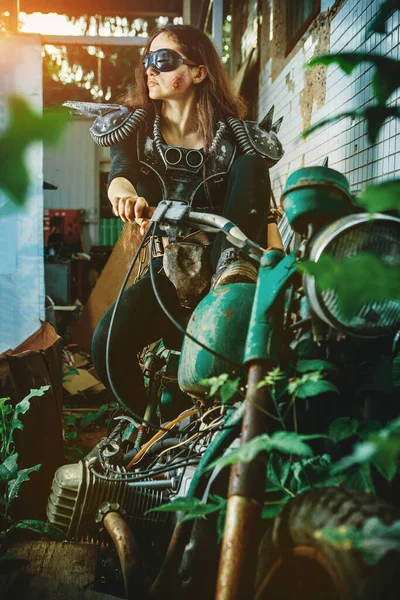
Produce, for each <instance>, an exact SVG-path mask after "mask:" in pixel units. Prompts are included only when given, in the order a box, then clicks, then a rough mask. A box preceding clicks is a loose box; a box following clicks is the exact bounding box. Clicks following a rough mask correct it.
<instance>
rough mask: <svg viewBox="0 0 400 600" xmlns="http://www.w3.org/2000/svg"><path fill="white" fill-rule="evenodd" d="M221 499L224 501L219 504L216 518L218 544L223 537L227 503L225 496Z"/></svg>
mask: <svg viewBox="0 0 400 600" xmlns="http://www.w3.org/2000/svg"><path fill="white" fill-rule="evenodd" d="M222 500H223V501H224V504H221V508H220V511H219V513H218V519H217V535H218V543H219V544H220V543H221V542H222V539H223V537H224V531H225V519H226V508H227V505H228V503H227V501H226V499H225V498H222Z"/></svg>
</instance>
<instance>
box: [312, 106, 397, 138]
mask: <svg viewBox="0 0 400 600" xmlns="http://www.w3.org/2000/svg"><path fill="white" fill-rule="evenodd" d="M345 117H351V118H352V119H365V120H366V121H367V126H368V139H369V141H370V142H371V143H372V144H375V142H376V140H377V138H378V135H379V130H380V128H381V127H382V125H383V124H384V122H385V121H386V119H391V118H393V117H397V118H400V107H397V106H381V105H378V106H370V107H369V108H366V109H365V110H354V111H346V112H343V113H339V114H338V115H335V116H334V117H329V119H323V120H322V121H318V123H315V125H311V127H309V128H308V129H306V130H305V131H303V133H302V138H303V139H305V138H306V137H308V136H309V135H310V134H311V133H314V131H317V130H318V129H321V127H325V126H326V125H331V124H332V123H336V121H339V120H340V119H343V118H345Z"/></svg>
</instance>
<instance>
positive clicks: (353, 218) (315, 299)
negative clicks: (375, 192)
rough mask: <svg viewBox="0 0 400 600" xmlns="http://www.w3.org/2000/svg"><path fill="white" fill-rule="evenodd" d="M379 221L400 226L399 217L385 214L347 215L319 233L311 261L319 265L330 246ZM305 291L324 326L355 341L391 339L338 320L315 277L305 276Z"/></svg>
mask: <svg viewBox="0 0 400 600" xmlns="http://www.w3.org/2000/svg"><path fill="white" fill-rule="evenodd" d="M376 221H381V222H383V223H393V224H396V225H398V226H400V217H395V216H393V215H388V214H385V213H355V214H351V215H347V216H346V217H342V218H340V219H337V220H336V221H334V222H333V223H331V224H330V225H328V226H326V227H324V228H323V229H322V230H321V231H320V232H318V234H317V235H316V236H315V238H314V239H313V240H312V241H311V243H310V247H309V254H308V258H309V259H310V260H312V261H313V262H318V260H319V259H320V258H321V256H322V255H323V253H324V252H325V250H326V249H327V247H328V246H329V244H331V243H332V242H333V241H334V240H335V239H337V238H338V237H339V236H340V235H341V234H343V233H345V232H346V231H348V230H350V229H353V228H357V227H358V226H360V225H363V224H364V223H372V222H376ZM303 287H304V291H305V294H306V296H307V299H308V301H309V304H310V307H311V310H312V311H313V312H314V313H315V314H316V315H317V316H318V317H319V318H320V319H321V320H322V321H323V322H325V323H327V324H328V325H329V326H330V327H332V328H333V329H335V330H337V331H339V332H341V333H345V334H347V335H350V336H352V337H357V338H363V339H376V338H381V337H385V336H386V335H389V333H390V331H389V329H386V330H385V331H384V332H383V331H382V330H381V331H377V332H373V331H370V332H362V331H360V330H358V331H355V330H354V329H352V328H351V327H349V326H346V325H344V324H343V323H341V322H340V321H339V320H337V319H336V318H335V317H334V316H333V315H332V313H331V312H330V311H329V310H328V309H327V308H326V305H325V302H324V301H323V299H322V296H321V292H320V291H319V290H318V288H317V285H316V281H315V277H314V276H313V275H309V274H305V275H304V276H303ZM395 331H396V328H393V332H395Z"/></svg>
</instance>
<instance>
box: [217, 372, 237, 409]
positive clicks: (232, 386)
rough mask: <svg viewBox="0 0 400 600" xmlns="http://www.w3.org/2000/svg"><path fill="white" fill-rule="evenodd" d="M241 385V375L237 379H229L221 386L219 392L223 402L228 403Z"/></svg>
mask: <svg viewBox="0 0 400 600" xmlns="http://www.w3.org/2000/svg"><path fill="white" fill-rule="evenodd" d="M239 385H240V377H238V378H237V379H234V380H232V379H228V381H226V382H225V383H224V384H223V385H222V386H221V388H220V390H219V394H220V397H221V402H222V404H227V403H228V402H229V401H230V400H232V398H233V397H234V396H235V395H236V393H237V391H238V389H239Z"/></svg>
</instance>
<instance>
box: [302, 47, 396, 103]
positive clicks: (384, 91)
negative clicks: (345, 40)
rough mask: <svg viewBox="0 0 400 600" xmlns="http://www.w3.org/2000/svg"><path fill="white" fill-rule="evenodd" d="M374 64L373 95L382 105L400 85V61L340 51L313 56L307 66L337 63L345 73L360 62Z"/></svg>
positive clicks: (348, 72) (374, 55)
mask: <svg viewBox="0 0 400 600" xmlns="http://www.w3.org/2000/svg"><path fill="white" fill-rule="evenodd" d="M365 62H367V63H373V64H374V65H375V70H374V74H373V77H372V86H373V91H374V96H375V98H376V99H377V101H378V104H381V105H384V104H385V102H386V101H387V100H388V99H389V97H390V96H391V95H392V93H393V92H394V91H395V90H396V89H397V88H398V87H399V86H400V62H399V61H397V60H394V59H393V58H388V57H387V56H381V55H380V54H363V53H357V52H341V53H340V54H323V55H321V56H316V57H315V58H313V59H312V60H311V61H310V62H309V63H308V65H306V66H307V67H314V66H317V65H319V66H324V67H327V66H329V65H332V64H337V65H338V66H339V67H340V68H341V69H342V70H343V71H344V72H345V73H346V74H347V75H350V74H351V73H352V72H353V70H354V69H355V67H357V66H358V65H359V64H361V63H365Z"/></svg>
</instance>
